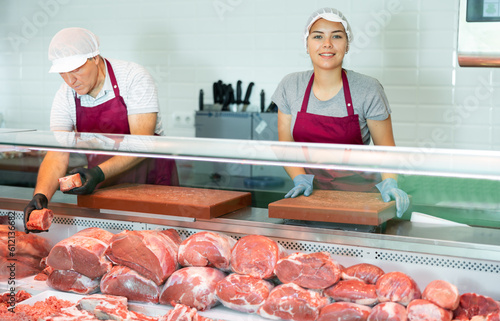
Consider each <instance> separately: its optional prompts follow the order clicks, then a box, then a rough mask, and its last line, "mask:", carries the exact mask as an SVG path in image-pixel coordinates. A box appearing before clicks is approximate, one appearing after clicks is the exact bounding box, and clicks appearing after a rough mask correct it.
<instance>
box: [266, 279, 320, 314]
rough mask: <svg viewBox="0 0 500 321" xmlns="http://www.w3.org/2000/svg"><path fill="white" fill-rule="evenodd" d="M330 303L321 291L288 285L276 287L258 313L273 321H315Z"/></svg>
mask: <svg viewBox="0 0 500 321" xmlns="http://www.w3.org/2000/svg"><path fill="white" fill-rule="evenodd" d="M329 303H330V300H329V299H328V298H326V297H325V296H323V295H322V294H321V293H320V292H319V291H316V290H309V289H304V288H302V287H300V286H298V285H296V284H294V283H288V284H281V285H278V286H276V287H275V288H274V289H273V290H272V291H271V293H270V294H269V297H268V298H267V300H266V301H265V302H264V304H263V305H262V306H261V307H260V308H259V310H258V311H257V313H258V314H259V315H260V316H262V317H264V318H267V319H271V320H281V319H283V320H293V321H314V320H316V319H317V318H318V316H319V311H320V309H321V308H322V307H324V306H325V305H327V304H329Z"/></svg>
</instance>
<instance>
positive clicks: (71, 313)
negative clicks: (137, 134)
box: [0, 294, 212, 321]
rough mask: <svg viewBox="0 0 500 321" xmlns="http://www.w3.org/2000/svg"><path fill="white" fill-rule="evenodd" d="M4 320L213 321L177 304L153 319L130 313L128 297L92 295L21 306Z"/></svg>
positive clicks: (53, 299) (3, 316) (2, 317)
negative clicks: (73, 300)
mask: <svg viewBox="0 0 500 321" xmlns="http://www.w3.org/2000/svg"><path fill="white" fill-rule="evenodd" d="M1 312H2V311H0V320H2V321H77V320H78V321H96V320H115V321H176V320H177V321H211V320H212V319H207V318H204V317H202V316H200V315H199V314H198V313H197V311H196V309H193V308H190V307H188V306H184V305H181V304H177V305H176V306H175V307H174V308H173V309H171V310H169V311H168V312H167V313H166V314H165V315H163V316H159V317H151V316H148V315H145V314H143V313H140V312H136V311H133V310H129V308H128V300H127V298H126V297H121V296H113V295H106V294H92V295H89V296H85V297H83V298H82V299H80V300H78V302H76V303H73V302H71V301H67V300H64V299H58V298H56V297H55V296H50V297H48V298H47V299H45V300H44V301H38V302H35V303H34V304H32V305H30V304H19V305H18V306H17V307H16V309H15V313H10V312H6V313H3V314H2V313H1Z"/></svg>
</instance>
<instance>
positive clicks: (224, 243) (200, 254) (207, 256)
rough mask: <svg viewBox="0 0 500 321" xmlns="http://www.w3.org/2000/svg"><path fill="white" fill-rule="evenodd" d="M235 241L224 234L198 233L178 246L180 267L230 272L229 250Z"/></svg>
mask: <svg viewBox="0 0 500 321" xmlns="http://www.w3.org/2000/svg"><path fill="white" fill-rule="evenodd" d="M234 244H236V240H235V239H233V238H232V237H230V236H227V235H225V234H219V233H214V232H198V233H195V234H193V235H191V236H190V237H188V238H187V239H185V240H184V241H183V242H182V243H181V245H180V246H179V256H178V258H179V264H180V265H181V266H209V267H214V268H218V269H220V270H223V271H226V272H228V271H230V270H231V268H230V260H231V249H232V248H233V246H234Z"/></svg>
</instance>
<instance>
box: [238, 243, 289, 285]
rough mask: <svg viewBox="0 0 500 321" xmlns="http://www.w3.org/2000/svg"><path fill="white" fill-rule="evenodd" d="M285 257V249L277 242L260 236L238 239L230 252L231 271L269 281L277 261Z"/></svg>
mask: <svg viewBox="0 0 500 321" xmlns="http://www.w3.org/2000/svg"><path fill="white" fill-rule="evenodd" d="M286 256H287V253H286V250H285V248H284V247H283V246H281V245H280V244H279V243H278V242H276V241H274V240H271V239H270V238H268V237H265V236H262V235H247V236H244V237H242V238H241V239H239V241H238V242H236V245H235V246H234V247H233V250H232V251H231V269H232V270H233V272H236V273H239V274H248V275H251V276H253V277H256V278H262V279H270V278H272V277H274V268H275V267H276V263H277V262H278V260H279V259H281V258H284V257H286ZM249 258H251V259H249Z"/></svg>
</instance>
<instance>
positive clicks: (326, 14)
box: [304, 8, 352, 48]
mask: <svg viewBox="0 0 500 321" xmlns="http://www.w3.org/2000/svg"><path fill="white" fill-rule="evenodd" d="M319 19H325V20H328V21H331V22H340V23H341V24H342V25H343V26H344V29H345V32H346V34H347V42H351V41H352V30H351V26H350V25H349V22H347V18H346V17H345V16H344V14H343V13H342V12H340V10H338V9H334V8H321V9H319V10H316V11H314V12H313V13H312V14H311V16H310V17H309V19H307V24H306V28H305V30H304V45H305V46H306V48H307V37H309V31H310V29H311V27H312V25H313V24H314V23H315V22H316V21H318V20H319Z"/></svg>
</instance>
